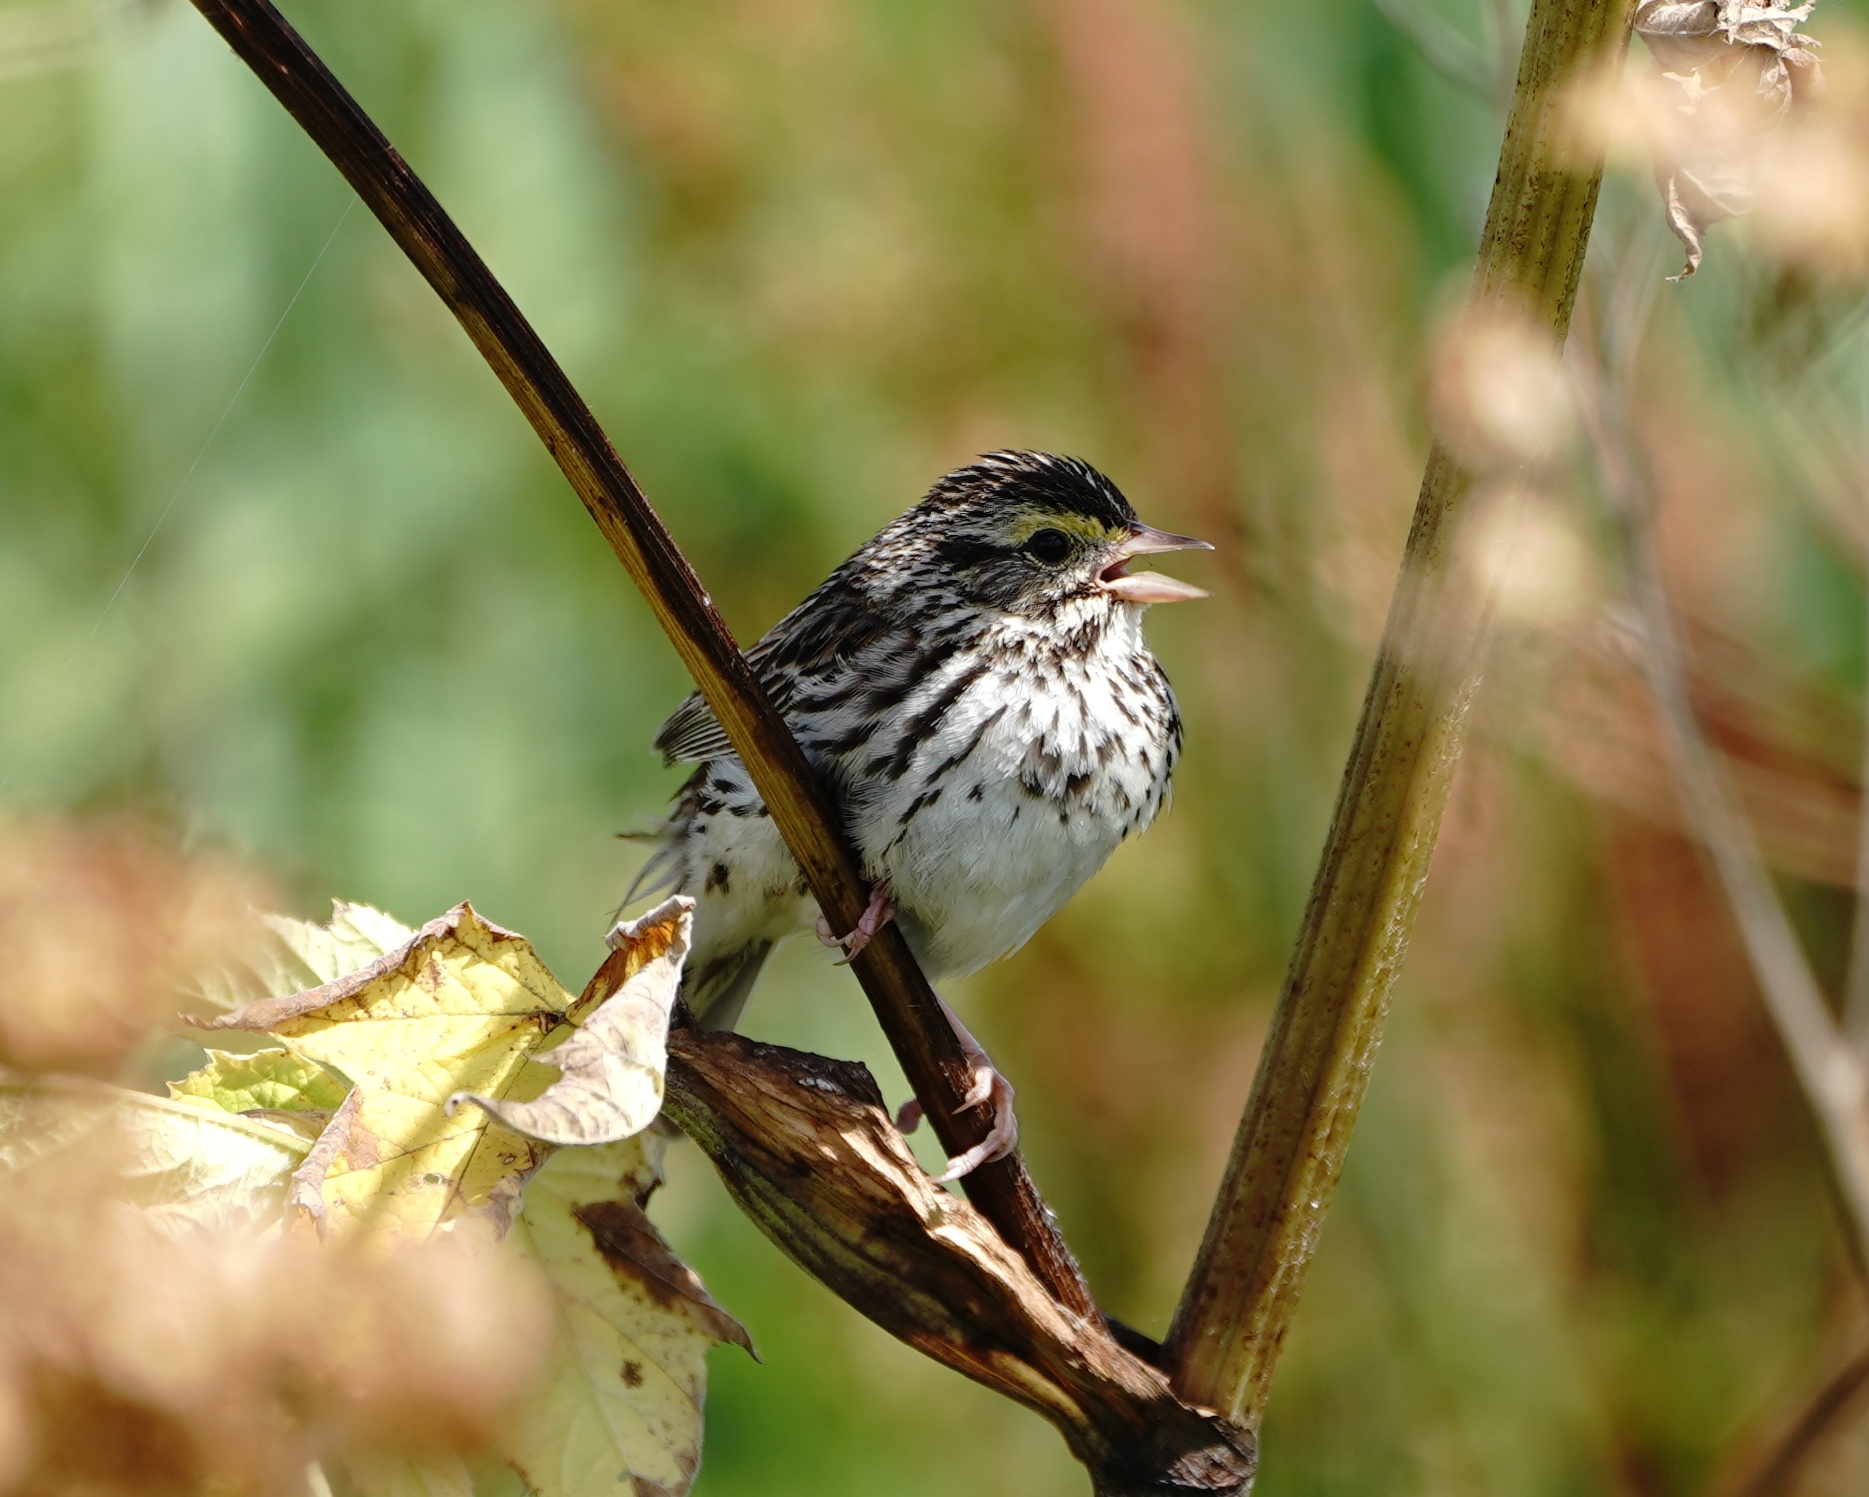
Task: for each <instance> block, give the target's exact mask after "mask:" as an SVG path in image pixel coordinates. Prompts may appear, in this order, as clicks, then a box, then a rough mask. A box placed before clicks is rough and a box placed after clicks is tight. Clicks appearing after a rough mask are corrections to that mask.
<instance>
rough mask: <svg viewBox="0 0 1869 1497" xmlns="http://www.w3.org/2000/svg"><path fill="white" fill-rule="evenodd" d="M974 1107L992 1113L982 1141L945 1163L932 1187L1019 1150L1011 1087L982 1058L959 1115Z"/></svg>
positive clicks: (991, 1064)
mask: <svg viewBox="0 0 1869 1497" xmlns="http://www.w3.org/2000/svg"><path fill="white" fill-rule="evenodd" d="M976 1107H990V1108H991V1109H992V1112H991V1117H992V1120H993V1121H992V1124H991V1126H990V1127H989V1128H988V1129H987V1134H986V1137H985V1138H983V1139H981V1140H980V1142H979V1143H977V1144H975V1145H974V1146H973V1147H972V1148H971V1149H969V1150H967V1152H966V1153H964V1154H956V1155H955V1156H954V1157H953V1158H952V1159H950V1160H948V1162H947V1168H946V1169H945V1170H943V1171H942V1172H941V1173H940V1174H938V1175H936V1176H935V1184H936V1185H946V1184H947V1183H948V1182H949V1181H950V1180H959V1179H961V1178H963V1177H964V1176H967V1175H971V1174H972V1173H973V1172H974V1171H975V1170H977V1169H979V1168H980V1166H981V1165H983V1164H991V1163H992V1162H993V1161H994V1160H995V1159H1004V1158H1005V1157H1006V1156H1007V1155H1008V1154H1010V1153H1011V1152H1012V1151H1013V1150H1014V1149H1016V1148H1017V1147H1018V1146H1019V1119H1018V1117H1017V1115H1016V1114H1015V1113H1014V1112H1013V1110H1012V1083H1011V1082H1010V1081H1008V1080H1007V1079H1006V1078H1005V1077H1004V1076H1002V1075H1000V1074H999V1072H998V1071H996V1070H994V1069H993V1063H992V1061H990V1060H987V1059H986V1058H985V1057H984V1056H982V1057H981V1059H980V1060H979V1061H978V1062H976V1063H975V1065H974V1071H973V1085H972V1086H970V1087H969V1088H968V1089H967V1096H966V1098H965V1100H963V1101H962V1102H961V1111H963V1112H969V1111H972V1110H973V1109H974V1108H976Z"/></svg>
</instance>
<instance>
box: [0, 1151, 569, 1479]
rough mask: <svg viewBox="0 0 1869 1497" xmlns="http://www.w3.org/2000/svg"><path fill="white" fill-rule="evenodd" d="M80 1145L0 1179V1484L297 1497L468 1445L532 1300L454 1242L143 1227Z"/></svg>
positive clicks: (511, 1391) (536, 1308)
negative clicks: (312, 1487) (325, 1474)
mask: <svg viewBox="0 0 1869 1497" xmlns="http://www.w3.org/2000/svg"><path fill="white" fill-rule="evenodd" d="M111 1145H112V1140H111V1138H110V1137H109V1136H108V1135H107V1134H105V1135H99V1136H97V1137H95V1138H94V1139H92V1140H91V1141H90V1142H89V1143H87V1144H86V1145H85V1146H83V1147H82V1148H73V1149H67V1150H62V1151H57V1152H54V1153H50V1154H48V1155H46V1156H44V1157H42V1158H40V1159H38V1160H36V1161H33V1162H31V1163H28V1164H25V1165H24V1166H22V1167H21V1168H18V1169H16V1170H12V1171H9V1172H6V1173H4V1174H0V1295H4V1297H5V1303H6V1305H7V1314H6V1316H5V1317H4V1320H3V1321H0V1490H4V1491H7V1492H19V1493H73V1494H77V1493H84V1494H97V1497H104V1494H112V1493H123V1494H133V1493H149V1494H160V1493H183V1492H193V1491H198V1490H200V1489H201V1488H202V1487H203V1485H204V1484H205V1485H206V1486H208V1487H210V1488H212V1489H215V1490H225V1491H229V1492H240V1493H249V1492H250V1493H254V1494H271V1493H285V1492H295V1491H303V1490H304V1484H305V1480H306V1466H307V1464H308V1463H309V1462H312V1461H318V1460H331V1459H337V1458H346V1457H352V1456H358V1457H368V1456H382V1455H389V1454H401V1455H411V1456H415V1457H422V1456H427V1455H433V1454H436V1453H453V1452H460V1451H469V1452H471V1451H474V1450H479V1449H485V1448H486V1447H487V1445H488V1442H489V1441H490V1440H491V1439H493V1438H494V1437H496V1436H497V1434H498V1433H499V1431H500V1429H501V1428H502V1427H503V1425H504V1423H505V1422H506V1421H507V1420H508V1419H509V1418H510V1415H511V1411H512V1406H513V1403H514V1400H515V1398H516V1397H517V1396H518V1395H519V1394H520V1393H522V1392H524V1391H525V1390H526V1388H527V1387H528V1385H529V1380H530V1378H531V1376H532V1374H533V1372H534V1369H535V1367H536V1364H537V1360H538V1356H539V1352H540V1350H541V1349H542V1339H543V1333H544V1330H545V1325H546V1322H545V1319H544V1316H543V1313H542V1311H543V1305H542V1304H541V1302H540V1298H539V1294H538V1290H537V1288H536V1287H535V1286H534V1285H533V1284H532V1283H531V1282H530V1281H528V1280H526V1279H525V1278H523V1277H515V1275H514V1274H513V1273H512V1271H511V1269H510V1266H509V1265H507V1264H504V1263H499V1262H497V1261H496V1260H494V1259H493V1258H492V1257H491V1256H490V1255H489V1254H487V1253H486V1252H485V1251H484V1249H480V1248H476V1247H473V1246H470V1245H468V1244H466V1243H456V1242H448V1241H438V1242H435V1243H421V1244H399V1245H397V1246H396V1247H394V1248H393V1249H392V1250H390V1251H381V1250H378V1251H373V1252H365V1251H363V1250H361V1249H359V1248H357V1247H354V1246H351V1247H345V1248H341V1249H328V1248H325V1247H322V1246H320V1245H319V1244H317V1243H315V1242H312V1241H309V1240H306V1239H304V1238H301V1237H298V1236H294V1235H286V1236H279V1235H277V1234H271V1235H256V1234H254V1233H252V1232H240V1231H233V1230H225V1229H223V1230H216V1229H214V1228H212V1227H208V1226H199V1227H194V1228H184V1229H183V1230H180V1231H175V1230H164V1229H163V1228H162V1226H160V1225H158V1222H157V1220H156V1219H155V1218H153V1217H151V1216H149V1215H147V1214H145V1213H143V1212H141V1211H139V1210H137V1209H135V1208H133V1207H131V1206H129V1205H127V1204H125V1203H124V1202H123V1200H122V1199H121V1196H122V1184H121V1180H120V1176H119V1172H118V1157H117V1156H118V1154H119V1152H120V1150H118V1149H113V1148H112V1147H111Z"/></svg>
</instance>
